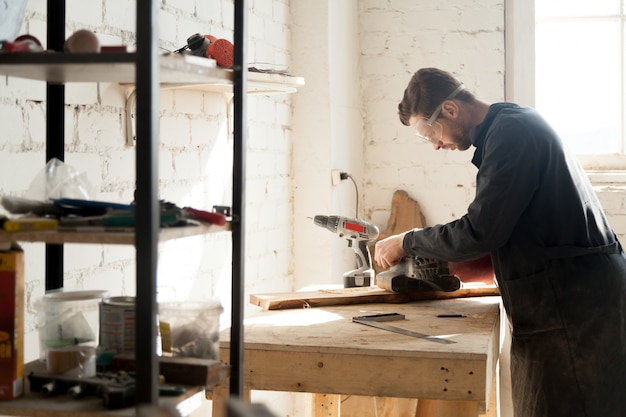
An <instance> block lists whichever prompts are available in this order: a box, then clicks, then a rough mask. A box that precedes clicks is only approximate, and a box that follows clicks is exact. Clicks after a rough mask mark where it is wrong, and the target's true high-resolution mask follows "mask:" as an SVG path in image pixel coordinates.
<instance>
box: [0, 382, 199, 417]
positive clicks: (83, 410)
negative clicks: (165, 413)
mask: <svg viewBox="0 0 626 417" xmlns="http://www.w3.org/2000/svg"><path fill="white" fill-rule="evenodd" d="M205 396H206V394H205V389H204V387H193V388H190V389H188V391H187V392H186V393H185V394H184V395H182V396H178V397H161V398H160V399H159V403H160V404H166V403H169V404H176V408H177V409H178V410H181V411H186V412H184V413H183V412H181V414H182V415H187V414H189V411H191V410H193V409H196V408H197V407H198V406H199V405H200V404H201V403H202V402H203V401H204V400H205ZM0 415H3V416H25V417H103V416H117V417H124V416H128V417H131V416H135V415H136V407H127V408H122V409H118V410H108V409H106V408H104V406H103V405H102V398H97V397H93V396H91V397H83V398H77V399H74V398H71V397H70V396H66V395H57V396H53V397H46V396H45V395H43V394H42V393H39V392H26V393H25V394H24V395H23V396H21V397H19V398H17V399H15V400H11V401H0Z"/></svg>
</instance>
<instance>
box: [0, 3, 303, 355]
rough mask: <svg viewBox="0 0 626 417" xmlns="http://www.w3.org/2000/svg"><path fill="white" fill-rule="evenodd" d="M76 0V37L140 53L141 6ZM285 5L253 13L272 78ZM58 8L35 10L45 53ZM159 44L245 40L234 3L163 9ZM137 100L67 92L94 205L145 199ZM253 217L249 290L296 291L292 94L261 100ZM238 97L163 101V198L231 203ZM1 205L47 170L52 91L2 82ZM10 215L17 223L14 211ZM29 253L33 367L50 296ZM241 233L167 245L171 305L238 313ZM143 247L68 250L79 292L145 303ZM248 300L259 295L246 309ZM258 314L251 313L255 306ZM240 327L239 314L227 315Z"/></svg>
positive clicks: (113, 90)
mask: <svg viewBox="0 0 626 417" xmlns="http://www.w3.org/2000/svg"><path fill="white" fill-rule="evenodd" d="M81 4H82V3H81V2H80V1H76V0H69V1H67V29H66V35H69V34H71V33H72V32H73V31H75V30H77V29H81V28H87V29H91V30H93V31H94V32H96V34H97V35H98V37H99V39H100V41H101V43H102V44H109V45H111V44H119V43H121V42H123V43H126V44H129V45H133V44H134V42H135V40H134V29H135V3H134V2H127V1H123V0H103V1H102V2H101V3H100V5H99V6H93V7H90V8H88V9H85V8H84V7H82V6H81ZM288 10H289V7H288V3H287V2H286V1H284V0H280V1H279V0H276V1H273V2H269V3H268V2H260V3H258V4H254V5H253V7H252V10H251V13H250V18H251V22H262V24H260V25H256V24H251V25H250V27H249V37H250V40H251V42H250V44H249V47H248V53H249V60H250V62H251V63H252V62H255V63H264V65H263V68H276V69H279V70H285V69H288V64H289V46H288V45H289V36H290V32H289V27H288V21H287V19H288V17H289V12H288ZM45 14H46V4H45V1H43V0H30V1H29V3H28V6H27V11H26V21H25V23H24V25H23V27H22V33H32V34H34V35H35V36H37V37H39V38H40V39H41V40H42V41H43V42H44V43H45V27H46V24H45ZM159 16H160V30H159V41H160V44H161V46H163V47H165V48H169V49H176V48H179V47H180V46H182V45H184V44H185V43H186V39H187V37H189V36H190V35H192V34H193V33H196V32H200V33H203V34H205V33H206V34H212V35H214V36H217V37H223V38H226V39H229V40H231V41H232V40H233V34H232V29H233V17H234V15H233V4H232V2H231V1H226V0H213V1H209V2H207V1H191V2H190V1H182V0H179V1H171V2H167V4H163V5H162V6H161V11H160V13H159ZM129 93H130V90H129V89H127V88H126V87H123V86H119V85H117V84H107V83H103V84H68V85H67V86H66V107H65V123H66V135H65V136H66V137H65V140H66V146H65V152H66V158H65V160H66V163H67V164H69V165H71V166H73V167H74V168H76V169H78V170H80V171H84V172H86V173H87V176H88V178H89V180H90V182H91V183H92V185H93V186H94V189H95V194H94V195H92V198H94V199H100V200H109V201H119V202H126V203H128V202H130V201H132V199H133V190H134V186H135V184H134V177H135V173H134V170H135V150H134V148H133V147H128V146H126V144H125V142H126V137H125V128H126V126H125V124H126V119H125V106H126V97H127V95H128V94H129ZM249 104H250V110H249V113H248V115H249V130H250V131H251V132H253V133H254V137H250V140H249V144H250V149H249V151H248V157H249V162H250V163H249V164H248V166H247V176H248V188H249V189H248V206H247V207H248V211H249V212H248V218H249V220H248V221H247V224H246V225H247V229H246V231H247V233H246V255H247V265H246V283H247V286H248V288H250V290H254V291H257V292H268V291H288V290H290V289H291V284H290V282H291V276H290V274H291V271H290V264H291V257H290V253H291V243H290V242H291V237H292V232H291V230H292V228H291V217H290V216H291V208H290V207H291V205H290V197H289V191H290V186H289V181H290V180H289V172H290V170H291V163H290V152H291V132H290V130H289V123H290V114H291V110H290V109H291V104H290V97H289V95H284V94H282V95H272V96H262V95H259V96H255V97H254V98H250V99H249ZM229 106H231V104H230V103H229V97H226V96H223V95H221V94H214V93H202V92H194V91H178V90H164V91H162V93H161V95H160V104H159V112H160V115H161V120H160V134H161V135H160V141H159V144H160V149H159V176H160V180H159V193H160V197H161V198H163V199H165V200H168V201H172V202H175V203H176V204H178V205H181V206H192V207H196V208H202V209H210V208H211V207H212V205H214V204H219V205H231V204H232V196H231V193H232V191H231V184H232V181H231V178H230V176H231V174H232V164H231V155H232V139H231V135H232V120H229V117H230V116H229V115H230V114H231V109H229ZM0 110H1V111H0V125H1V126H3V128H4V132H3V135H2V137H1V138H0V161H1V162H0V195H22V194H23V193H24V192H25V190H26V189H27V188H28V186H29V184H30V182H31V180H32V179H33V178H34V176H35V174H36V173H37V172H38V171H39V170H40V169H42V168H43V167H44V165H45V160H44V158H45V153H44V148H45V122H44V121H45V115H44V113H45V83H43V82H33V81H29V80H22V79H19V78H11V77H9V78H6V77H3V78H2V79H0ZM2 213H6V212H5V211H4V210H2ZM23 246H24V248H25V250H26V262H27V267H26V291H27V306H26V311H27V312H28V317H27V322H26V331H27V335H26V342H27V343H26V346H27V351H26V360H33V359H34V358H36V357H38V348H37V345H38V340H37V334H36V329H35V317H34V307H33V302H34V301H35V300H36V299H38V298H39V297H40V296H41V295H43V293H44V276H43V275H44V272H43V247H44V245H43V244H24V245H23ZM230 253H231V239H230V234H229V233H219V234H216V235H210V236H206V237H197V238H192V239H181V240H178V241H175V242H167V243H163V244H161V245H159V269H158V274H159V278H158V279H159V282H158V284H159V297H160V298H170V299H171V298H176V299H181V300H185V299H197V298H200V297H204V298H206V297H219V298H220V299H221V300H222V303H223V304H224V306H225V308H226V311H227V312H228V311H229V303H230V270H231V264H230ZM134 255H135V254H134V249H133V248H132V247H125V246H108V245H104V246H103V245H66V249H65V267H66V272H65V276H64V278H65V283H66V287H67V288H104V289H107V290H109V292H110V294H111V295H134V294H135V262H134ZM247 299H248V294H246V295H245V296H244V300H247ZM247 307H248V308H251V306H247ZM223 321H224V323H225V324H226V323H228V321H229V315H228V314H225V315H224V317H223Z"/></svg>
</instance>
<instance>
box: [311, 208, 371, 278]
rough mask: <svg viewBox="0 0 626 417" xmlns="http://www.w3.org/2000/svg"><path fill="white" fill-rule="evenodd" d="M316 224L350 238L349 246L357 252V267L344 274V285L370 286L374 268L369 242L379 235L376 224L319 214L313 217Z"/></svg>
mask: <svg viewBox="0 0 626 417" xmlns="http://www.w3.org/2000/svg"><path fill="white" fill-rule="evenodd" d="M313 221H314V223H315V224H316V225H318V226H320V227H324V228H326V229H327V230H330V231H331V232H333V233H336V234H338V235H339V237H343V238H346V239H348V247H351V248H353V249H354V251H355V252H356V262H357V268H356V269H353V270H351V271H348V272H346V273H344V274H343V283H344V287H346V288H350V287H369V286H371V285H373V284H374V269H373V268H372V257H371V255H370V250H369V247H368V243H370V242H373V241H374V240H376V238H377V237H378V233H379V231H378V226H376V225H375V224H372V223H369V222H366V221H363V220H358V219H353V218H350V217H342V216H323V215H317V216H315V217H314V218H313Z"/></svg>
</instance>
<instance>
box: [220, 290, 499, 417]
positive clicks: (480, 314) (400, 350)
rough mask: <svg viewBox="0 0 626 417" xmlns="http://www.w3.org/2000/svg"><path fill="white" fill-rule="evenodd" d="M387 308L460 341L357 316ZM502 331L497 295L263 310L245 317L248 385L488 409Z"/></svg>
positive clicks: (223, 350) (225, 352) (403, 323)
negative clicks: (424, 336)
mask: <svg viewBox="0 0 626 417" xmlns="http://www.w3.org/2000/svg"><path fill="white" fill-rule="evenodd" d="M381 313H400V314H404V315H405V320H400V321H391V322H386V323H387V324H390V325H393V326H396V327H402V328H404V329H407V330H411V331H414V332H418V333H422V334H427V335H430V336H436V337H438V338H445V339H448V340H450V341H453V342H454V343H449V344H441V343H435V342H433V341H432V340H427V339H421V338H415V337H411V336H407V335H403V334H397V333H392V332H390V331H387V330H382V329H378V328H373V327H369V326H366V325H363V324H359V323H354V322H353V321H352V317H354V316H362V315H371V314H381ZM440 314H460V315H462V316H463V317H454V318H441V317H437V316H438V315H440ZM499 331H500V297H498V296H490V297H471V298H460V299H446V300H425V301H414V302H409V303H404V304H387V303H376V304H361V305H344V306H327V307H319V308H307V309H290V310H262V311H259V312H256V313H254V314H253V315H252V316H250V317H248V318H246V319H245V321H244V361H243V365H244V368H245V369H244V375H245V378H244V384H245V387H246V388H247V389H261V390H274V391H291V392H314V393H329V394H347V395H368V396H381V397H399V398H428V399H436V400H448V401H449V400H456V401H470V402H476V403H477V404H480V407H481V408H484V407H485V404H486V403H487V402H488V398H489V391H490V388H491V386H492V381H493V375H494V372H495V364H496V362H497V359H498V354H499ZM229 336H230V334H229V330H225V331H223V332H222V333H221V335H220V338H221V342H220V358H221V359H222V360H223V361H225V362H228V358H229Z"/></svg>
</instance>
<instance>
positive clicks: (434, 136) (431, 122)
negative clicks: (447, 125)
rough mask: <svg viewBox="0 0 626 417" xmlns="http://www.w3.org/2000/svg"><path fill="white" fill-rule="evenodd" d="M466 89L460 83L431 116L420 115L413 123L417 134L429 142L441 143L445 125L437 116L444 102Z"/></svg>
mask: <svg viewBox="0 0 626 417" xmlns="http://www.w3.org/2000/svg"><path fill="white" fill-rule="evenodd" d="M464 89H465V86H464V85H463V84H461V85H459V86H458V87H457V88H456V89H455V90H454V91H453V92H452V93H450V95H448V97H446V98H445V99H444V100H443V101H442V102H441V103H439V105H438V106H437V108H436V109H435V111H434V112H433V114H432V116H430V118H428V119H427V118H425V117H420V118H419V119H417V122H416V123H415V125H413V128H414V129H415V134H416V135H417V136H419V137H420V138H422V139H424V140H425V141H427V142H430V143H439V142H440V141H441V139H442V137H443V126H442V125H441V123H439V122H437V118H438V117H439V115H440V114H441V108H442V106H443V102H444V101H446V100H452V99H453V98H455V97H456V96H457V95H458V94H459V93H460V92H461V91H463V90H464Z"/></svg>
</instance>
